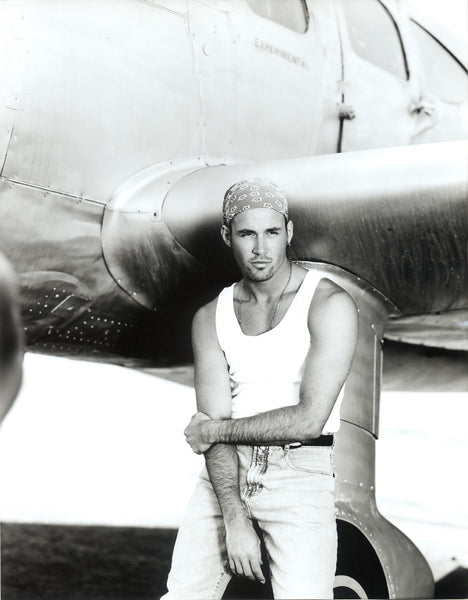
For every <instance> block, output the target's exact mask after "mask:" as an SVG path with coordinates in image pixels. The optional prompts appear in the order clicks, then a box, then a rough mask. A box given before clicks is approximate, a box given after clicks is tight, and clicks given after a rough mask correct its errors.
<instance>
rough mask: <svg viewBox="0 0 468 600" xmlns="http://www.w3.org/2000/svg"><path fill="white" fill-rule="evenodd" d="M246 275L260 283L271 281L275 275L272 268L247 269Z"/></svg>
mask: <svg viewBox="0 0 468 600" xmlns="http://www.w3.org/2000/svg"><path fill="white" fill-rule="evenodd" d="M245 275H246V276H247V278H248V279H250V280H251V281H255V282H256V283H260V282H262V281H268V280H270V279H271V278H272V277H273V275H274V269H273V268H271V267H269V268H264V269H255V268H252V267H249V268H247V269H246V272H245Z"/></svg>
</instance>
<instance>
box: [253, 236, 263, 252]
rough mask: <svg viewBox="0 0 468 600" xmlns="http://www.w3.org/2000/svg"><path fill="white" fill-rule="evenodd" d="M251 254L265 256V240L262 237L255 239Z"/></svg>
mask: <svg viewBox="0 0 468 600" xmlns="http://www.w3.org/2000/svg"><path fill="white" fill-rule="evenodd" d="M253 252H254V254H260V255H261V254H265V238H264V237H263V235H259V236H257V237H256V239H255V244H254V247H253Z"/></svg>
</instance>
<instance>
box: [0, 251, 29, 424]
mask: <svg viewBox="0 0 468 600" xmlns="http://www.w3.org/2000/svg"><path fill="white" fill-rule="evenodd" d="M23 337H24V336H23V331H22V327H21V322H20V317H19V301H18V282H17V280H16V275H15V272H14V271H13V268H12V267H11V265H10V264H9V262H8V261H7V260H6V259H5V257H4V256H3V255H2V254H1V253H0V422H1V421H2V419H3V417H4V416H5V415H6V413H7V412H8V410H9V409H10V408H11V405H12V404H13V402H14V400H15V398H16V395H17V394H18V391H19V388H20V386H21V380H22V370H23V355H24V339H23Z"/></svg>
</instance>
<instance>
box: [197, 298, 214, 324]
mask: <svg viewBox="0 0 468 600" xmlns="http://www.w3.org/2000/svg"><path fill="white" fill-rule="evenodd" d="M217 304H218V296H216V298H213V300H210V301H209V302H207V303H206V304H204V305H203V306H201V307H200V308H199V309H198V310H197V312H196V313H195V315H194V317H193V324H194V325H195V326H196V325H207V324H209V323H214V320H215V317H216V306H217Z"/></svg>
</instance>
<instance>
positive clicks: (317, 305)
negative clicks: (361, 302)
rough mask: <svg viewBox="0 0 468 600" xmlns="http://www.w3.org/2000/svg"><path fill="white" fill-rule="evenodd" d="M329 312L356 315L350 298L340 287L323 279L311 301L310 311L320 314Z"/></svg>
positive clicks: (354, 305)
mask: <svg viewBox="0 0 468 600" xmlns="http://www.w3.org/2000/svg"><path fill="white" fill-rule="evenodd" d="M329 310H332V311H340V312H341V311H346V312H351V313H357V309H356V304H355V302H354V300H353V298H352V296H351V295H350V294H349V293H348V292H347V291H346V290H345V289H344V288H342V287H341V286H340V285H338V284H337V283H335V282H334V281H332V280H331V279H328V278H326V277H324V278H322V279H321V280H320V282H319V284H318V286H317V289H316V292H315V294H314V298H313V299H312V302H311V311H313V312H315V313H322V312H323V311H329Z"/></svg>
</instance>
